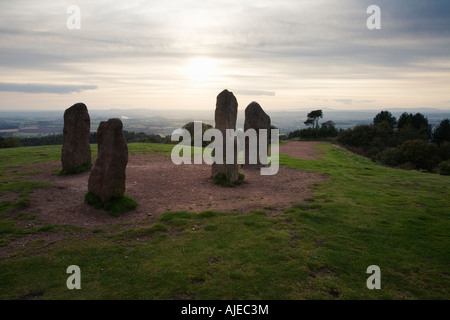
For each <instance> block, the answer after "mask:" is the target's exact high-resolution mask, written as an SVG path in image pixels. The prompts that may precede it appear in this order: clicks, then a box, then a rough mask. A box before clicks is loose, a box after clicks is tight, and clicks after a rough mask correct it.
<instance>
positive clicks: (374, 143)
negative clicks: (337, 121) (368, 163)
mask: <svg viewBox="0 0 450 320" xmlns="http://www.w3.org/2000/svg"><path fill="white" fill-rule="evenodd" d="M337 142H339V143H340V144H342V145H344V146H345V147H347V148H348V149H350V150H352V151H354V152H357V153H360V154H362V155H364V156H367V157H369V158H370V159H372V160H374V161H376V162H379V163H382V164H384V165H388V166H391V167H399V168H403V169H408V170H413V169H414V170H423V171H427V172H439V173H441V174H448V175H450V121H449V119H444V120H442V121H441V122H440V123H439V125H437V126H436V127H435V128H434V129H433V130H432V128H431V125H430V124H429V122H428V119H427V117H425V116H424V115H423V114H421V113H416V114H412V113H407V112H404V113H403V114H402V115H401V116H400V117H399V118H398V119H396V118H395V117H394V116H393V115H392V114H391V113H390V112H389V111H381V112H380V113H378V114H377V115H376V116H375V117H374V119H373V123H371V124H369V125H359V126H356V127H354V128H352V129H346V130H341V131H340V132H339V134H338V136H337Z"/></svg>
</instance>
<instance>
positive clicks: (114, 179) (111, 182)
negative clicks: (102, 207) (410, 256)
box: [88, 119, 128, 203]
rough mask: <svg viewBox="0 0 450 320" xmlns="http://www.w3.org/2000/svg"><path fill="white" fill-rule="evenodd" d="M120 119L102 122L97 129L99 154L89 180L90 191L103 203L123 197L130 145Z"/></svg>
mask: <svg viewBox="0 0 450 320" xmlns="http://www.w3.org/2000/svg"><path fill="white" fill-rule="evenodd" d="M122 129H123V124H122V121H121V120H120V119H109V120H108V121H102V122H100V124H99V126H98V130H97V144H98V155H97V160H96V161H95V165H94V167H93V168H92V171H91V175H90V176H89V181H88V191H89V192H90V193H93V194H94V195H96V196H97V197H98V198H99V199H100V200H101V201H102V202H103V203H105V202H108V201H110V200H113V199H118V198H121V197H123V194H124V192H125V179H126V173H125V171H126V167H127V163H128V146H127V142H126V140H125V135H124V133H123V130H122Z"/></svg>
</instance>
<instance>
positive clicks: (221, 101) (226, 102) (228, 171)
mask: <svg viewBox="0 0 450 320" xmlns="http://www.w3.org/2000/svg"><path fill="white" fill-rule="evenodd" d="M237 108H238V103H237V100H236V97H235V96H234V95H233V93H232V92H230V91H228V90H224V91H222V92H221V93H220V94H219V95H218V96H217V102H216V110H215V115H214V118H215V122H216V124H215V128H216V129H218V130H220V132H221V133H222V139H223V140H222V141H223V152H222V155H223V164H218V163H213V165H212V177H213V178H215V177H216V176H217V175H218V174H223V175H224V178H225V179H226V180H227V181H229V182H232V183H234V182H236V181H238V179H239V174H238V164H237V143H236V140H235V138H233V137H229V136H228V137H227V133H226V130H227V129H233V130H236V119H237ZM227 140H229V142H228V143H230V141H231V143H233V144H234V161H233V163H227V161H226V144H227Z"/></svg>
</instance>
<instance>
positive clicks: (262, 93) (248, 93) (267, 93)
mask: <svg viewBox="0 0 450 320" xmlns="http://www.w3.org/2000/svg"><path fill="white" fill-rule="evenodd" d="M235 93H236V94H239V95H243V96H270V97H273V96H275V92H274V91H263V90H246V89H241V90H235Z"/></svg>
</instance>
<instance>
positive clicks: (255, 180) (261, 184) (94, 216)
mask: <svg viewBox="0 0 450 320" xmlns="http://www.w3.org/2000/svg"><path fill="white" fill-rule="evenodd" d="M315 144H316V143H314V142H298V141H291V142H288V143H286V144H284V145H282V146H280V153H284V154H287V155H289V156H291V157H296V158H305V159H316V158H315V155H317V152H318V151H317V150H315V149H313V146H314V145H315ZM59 167H60V162H59V161H54V162H47V163H46V164H45V166H44V167H43V168H42V171H41V173H39V174H37V175H34V176H31V177H29V178H32V180H35V181H44V182H50V183H51V184H52V186H51V187H45V188H38V189H37V190H35V191H34V193H33V194H32V196H31V205H30V207H29V208H28V209H26V210H25V212H26V213H28V214H35V215H36V216H37V217H38V219H39V220H41V221H43V222H45V223H48V224H61V225H63V224H64V225H74V226H80V227H87V228H95V227H101V226H105V225H109V224H116V223H120V222H125V221H142V220H143V219H146V221H147V223H148V220H150V221H154V220H155V219H156V218H157V217H158V216H159V215H161V214H162V213H163V212H166V211H181V210H187V211H193V212H201V211H205V210H214V211H222V212H230V211H234V210H235V211H238V212H240V213H248V212H249V211H251V210H258V209H264V208H268V207H270V209H271V210H270V212H272V214H276V213H277V211H279V210H282V209H284V208H288V207H290V206H291V205H292V204H294V203H301V202H303V201H304V199H305V198H307V197H311V196H312V192H311V190H310V188H309V185H311V184H313V183H317V182H322V181H325V180H326V177H325V176H323V175H321V174H317V173H310V172H305V171H301V170H294V169H289V168H284V167H280V169H279V171H278V173H277V174H276V175H272V176H262V175H260V170H259V169H256V168H241V169H240V172H242V173H244V174H245V181H246V183H245V184H243V185H240V186H236V187H235V188H227V187H221V186H218V185H215V184H214V183H213V182H212V179H211V178H210V175H211V167H210V166H209V165H206V164H201V165H194V164H191V165H186V164H182V165H175V164H173V163H172V161H171V159H170V157H161V156H151V155H149V154H140V153H138V154H135V155H130V157H129V162H128V165H127V180H126V191H125V193H126V194H127V195H129V196H131V197H132V198H133V199H135V200H136V201H137V202H138V208H137V209H136V210H133V211H130V212H128V213H126V214H124V215H122V216H120V217H111V216H109V215H108V214H107V213H106V212H105V211H103V210H95V209H93V208H92V207H90V206H89V205H87V204H86V203H84V201H83V199H84V195H85V194H86V192H87V184H88V179H89V172H86V173H83V174H79V175H73V176H58V175H56V174H55V172H57V170H58V169H59ZM268 211H269V210H268Z"/></svg>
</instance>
